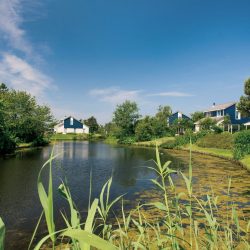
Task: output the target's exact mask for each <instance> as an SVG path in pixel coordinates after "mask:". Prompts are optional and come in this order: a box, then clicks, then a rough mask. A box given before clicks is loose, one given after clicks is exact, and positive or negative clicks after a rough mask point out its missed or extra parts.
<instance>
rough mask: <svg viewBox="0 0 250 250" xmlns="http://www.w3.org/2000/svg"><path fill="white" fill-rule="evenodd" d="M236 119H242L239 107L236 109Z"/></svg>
mask: <svg viewBox="0 0 250 250" xmlns="http://www.w3.org/2000/svg"><path fill="white" fill-rule="evenodd" d="M235 119H236V120H240V119H241V113H240V112H239V111H238V109H237V108H236V109H235Z"/></svg>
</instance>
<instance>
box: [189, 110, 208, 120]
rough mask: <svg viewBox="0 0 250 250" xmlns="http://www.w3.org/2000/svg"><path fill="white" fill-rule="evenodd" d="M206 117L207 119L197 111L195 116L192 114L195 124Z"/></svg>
mask: <svg viewBox="0 0 250 250" xmlns="http://www.w3.org/2000/svg"><path fill="white" fill-rule="evenodd" d="M204 117H205V115H204V113H203V112H201V111H196V112H194V113H193V114H191V118H192V120H193V122H197V121H199V120H201V119H202V118H204Z"/></svg>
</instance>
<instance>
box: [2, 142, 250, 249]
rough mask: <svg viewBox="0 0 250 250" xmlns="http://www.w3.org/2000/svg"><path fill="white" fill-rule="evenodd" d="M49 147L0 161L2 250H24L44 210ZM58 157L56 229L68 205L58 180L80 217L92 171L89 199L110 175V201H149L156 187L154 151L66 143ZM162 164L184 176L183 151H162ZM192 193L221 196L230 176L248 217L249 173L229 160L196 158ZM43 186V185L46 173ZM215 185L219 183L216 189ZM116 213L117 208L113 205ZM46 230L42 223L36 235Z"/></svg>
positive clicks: (179, 180) (178, 179) (185, 160)
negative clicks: (40, 183) (4, 229)
mask: <svg viewBox="0 0 250 250" xmlns="http://www.w3.org/2000/svg"><path fill="white" fill-rule="evenodd" d="M52 147H53V146H52V145H50V146H48V147H44V148H39V149H29V150H23V151H20V152H18V153H17V154H16V155H15V156H12V157H9V158H5V159H0V216H1V217H2V219H3V221H4V222H5V224H6V227H7V236H6V249H7V250H8V249H27V246H28V243H29V240H30V238H31V235H32V232H33V229H34V227H35V225H36V222H37V220H38V218H39V216H40V214H41V211H42V208H41V205H40V202H39V198H38V194H37V176H38V173H39V170H40V168H41V166H42V165H43V163H44V162H45V161H46V160H47V159H48V158H49V156H50V154H51V151H52ZM54 152H55V154H57V153H59V156H58V157H57V158H56V160H54V162H53V184H54V188H55V192H54V202H55V211H57V212H56V223H57V225H58V226H59V227H60V226H63V222H62V220H61V216H60V215H59V213H58V210H59V208H60V209H66V210H67V203H66V202H65V200H64V199H63V198H62V197H61V196H60V195H59V194H58V193H57V191H56V188H57V187H58V186H59V185H60V183H61V180H64V181H67V183H68V186H69V188H70V191H71V194H72V197H73V200H74V201H75V203H76V205H77V207H78V209H79V211H80V212H81V214H82V216H84V214H85V213H86V210H87V207H88V199H89V185H90V173H91V172H92V197H98V196H99V193H100V190H101V188H102V186H103V184H104V183H105V182H106V181H107V180H108V179H109V178H110V177H111V176H113V183H112V190H111V198H115V197H116V196H119V195H121V194H125V196H124V199H125V200H126V204H127V207H130V206H131V207H133V206H135V205H136V204H137V203H138V202H144V201H147V200H148V199H150V196H151V195H149V194H155V195H157V193H155V188H154V186H153V185H152V184H151V182H150V179H152V178H154V177H155V175H154V173H152V171H151V170H149V169H148V168H146V166H152V164H153V162H152V161H150V159H154V158H155V150H154V149H153V148H139V147H126V146H112V145H109V144H105V143H102V142H84V141H65V142H57V143H56V144H55V145H54ZM161 157H162V160H163V161H166V160H171V161H172V168H174V169H176V170H181V171H183V172H184V173H187V170H188V158H189V155H188V153H187V152H181V151H170V153H167V152H166V151H162V153H161ZM192 162H193V175H194V189H195V190H196V192H197V195H202V194H203V193H204V191H207V190H209V188H210V187H212V188H213V189H214V190H215V192H216V193H217V194H220V195H222V196H223V195H225V193H226V191H225V190H226V189H227V183H228V176H231V177H232V193H231V196H232V198H233V199H234V200H235V203H236V204H237V205H238V207H239V208H241V209H242V213H243V215H244V216H245V217H246V218H250V178H249V177H250V174H249V173H248V172H247V171H246V170H245V169H241V168H240V167H239V166H238V165H235V164H234V163H231V162H229V161H226V160H223V159H219V158H215V157H210V156H201V155H194V156H193V159H192ZM43 177H44V183H47V178H46V177H47V176H46V174H45V175H44V176H43ZM172 177H173V180H174V182H175V183H176V184H177V185H180V186H181V185H183V180H182V178H181V177H180V175H179V174H174V175H173V176H172ZM218 184H219V185H218ZM117 213H119V207H118V205H117ZM45 231H46V227H45V224H44V223H43V224H42V225H41V228H40V231H39V236H42V235H43V234H44V232H45Z"/></svg>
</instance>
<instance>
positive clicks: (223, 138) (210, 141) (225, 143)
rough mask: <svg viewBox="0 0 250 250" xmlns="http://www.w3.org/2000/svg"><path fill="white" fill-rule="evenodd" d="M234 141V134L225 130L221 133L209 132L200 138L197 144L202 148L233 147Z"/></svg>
mask: <svg viewBox="0 0 250 250" xmlns="http://www.w3.org/2000/svg"><path fill="white" fill-rule="evenodd" d="M233 142H234V139H233V135H232V134H230V133H227V132H225V133H221V134H207V135H206V136H204V137H203V138H200V139H199V140H198V141H197V143H196V144H197V145H198V146H199V147H202V148H222V149H232V148H233Z"/></svg>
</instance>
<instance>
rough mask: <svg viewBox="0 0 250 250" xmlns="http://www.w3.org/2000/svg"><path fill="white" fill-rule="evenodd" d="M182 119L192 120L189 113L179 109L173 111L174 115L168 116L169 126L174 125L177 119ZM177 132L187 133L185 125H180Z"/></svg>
mask: <svg viewBox="0 0 250 250" xmlns="http://www.w3.org/2000/svg"><path fill="white" fill-rule="evenodd" d="M180 120H191V119H190V118H189V117H188V116H187V115H184V114H183V113H182V112H180V111H177V112H175V113H173V114H172V115H170V116H169V118H168V126H171V125H173V124H174V123H175V122H176V121H180ZM176 132H177V134H183V133H185V128H183V127H178V128H177V131H176Z"/></svg>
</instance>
